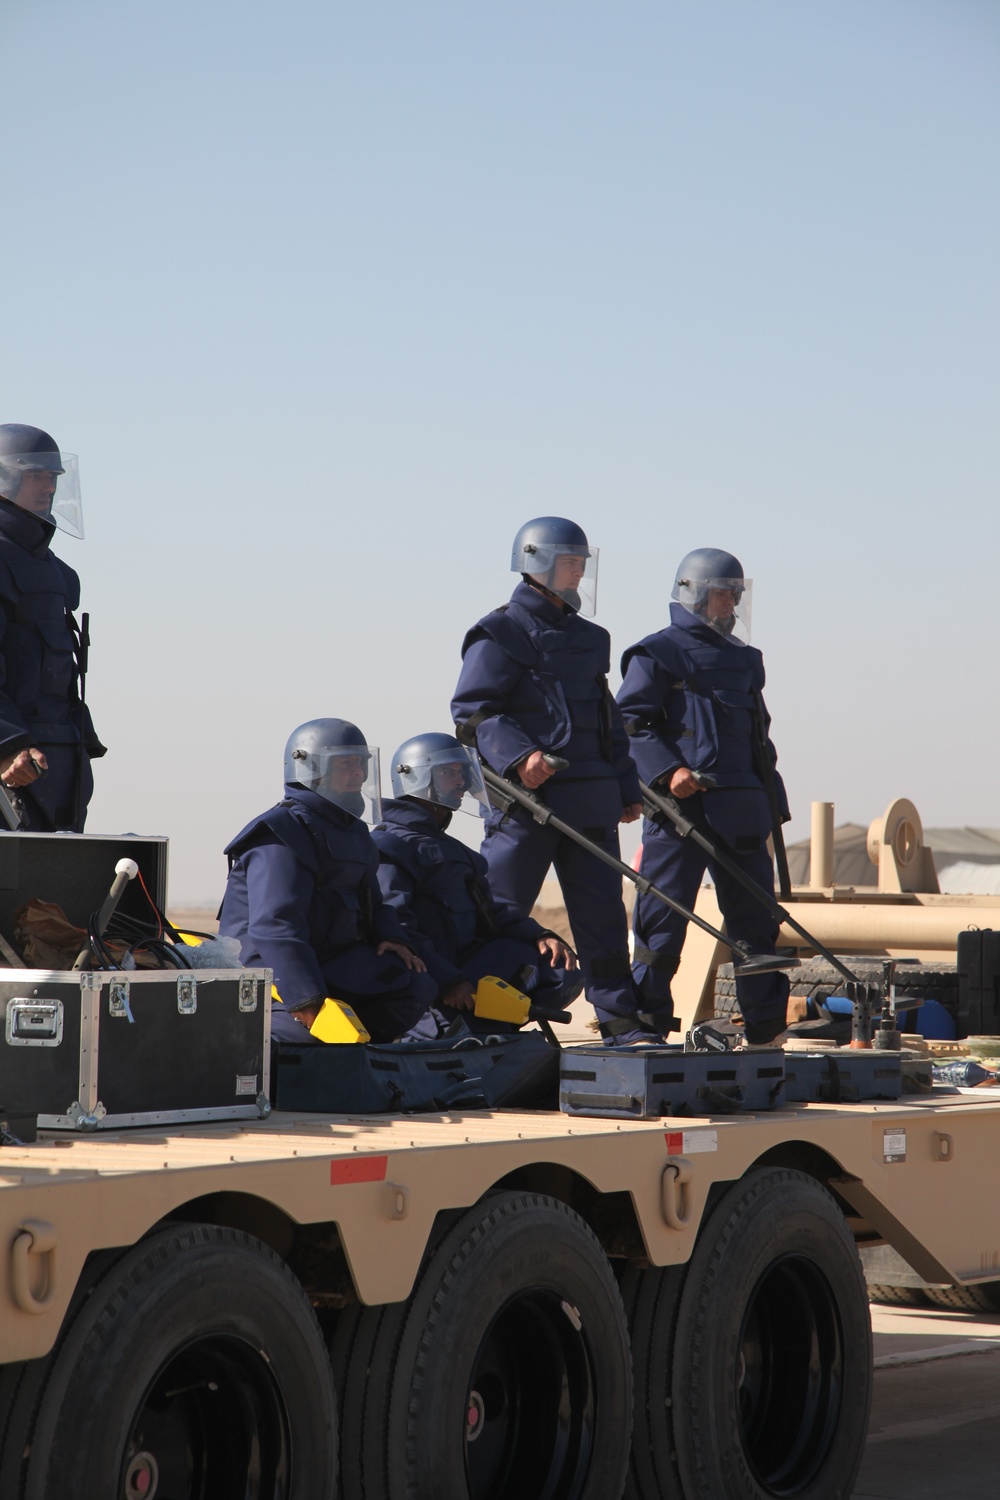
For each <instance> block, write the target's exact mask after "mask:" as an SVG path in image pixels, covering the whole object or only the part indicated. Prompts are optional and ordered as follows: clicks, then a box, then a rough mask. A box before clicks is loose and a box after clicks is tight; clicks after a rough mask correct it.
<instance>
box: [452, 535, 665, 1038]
mask: <svg viewBox="0 0 1000 1500" xmlns="http://www.w3.org/2000/svg"><path fill="white" fill-rule="evenodd" d="M511 571H512V572H514V573H519V574H520V575H521V582H520V583H519V584H518V585H517V587H516V588H515V590H514V593H513V595H512V596H511V600H510V603H509V604H505V605H503V606H501V608H499V609H495V610H493V611H492V612H491V613H490V614H488V615H486V616H484V618H483V619H481V620H480V621H479V623H478V624H477V625H474V626H473V628H472V629H471V630H470V631H469V633H468V635H467V636H466V637H465V641H464V642H463V645H462V672H461V676H460V677H459V681H458V686H457V688H456V689H455V696H454V698H453V699H452V704H451V708H452V717H453V718H454V720H455V724H456V729H457V732H458V736H459V739H460V740H462V741H463V743H465V744H470V745H471V744H474V743H475V744H478V746H479V752H480V754H481V755H482V756H483V757H484V759H485V760H486V761H487V762H488V764H489V765H490V766H492V768H493V770H494V771H495V772H496V773H497V774H498V775H501V776H506V777H509V778H511V779H513V778H515V777H516V778H517V780H518V781H520V783H521V784H522V785H523V786H525V787H527V788H528V789H529V791H532V792H534V793H535V794H536V795H537V796H539V797H541V798H542V800H543V801H545V802H546V803H547V804H548V806H549V807H551V809H552V811H553V812H554V813H555V814H556V815H557V816H558V817H560V818H563V819H565V821H566V822H568V823H570V824H572V825H573V826H574V827H576V828H578V829H579V830H580V832H581V833H583V834H585V835H586V836H587V837H588V838H589V839H591V840H592V841H593V842H594V843H597V844H600V845H601V846H602V847H603V848H604V849H606V850H607V851H608V852H609V853H612V854H615V855H617V854H618V852H619V850H618V824H619V823H631V822H634V821H635V819H637V818H638V817H639V815H640V814H641V811H642V803H641V801H640V798H639V782H638V776H637V773H636V768H635V765H634V763H633V761H632V758H631V756H630V755H629V749H628V739H627V736H626V734H625V729H624V725H623V723H622V718H621V714H620V713H619V711H618V707H617V704H616V703H615V701H614V699H613V698H612V696H611V694H610V692H609V690H608V684H607V673H608V669H609V667H610V662H611V638H610V636H609V635H608V632H607V631H606V630H602V629H601V627H600V626H599V625H594V624H592V623H591V621H590V620H588V619H585V618H584V616H585V615H592V614H593V613H594V608H595V603H596V592H597V550H596V548H593V547H591V546H590V544H589V543H588V541H587V538H586V536H585V534H584V532H583V531H582V529H581V528H580V527H579V526H577V525H576V524H575V523H574V522H573V521H567V520H564V519H562V518H561V517H558V516H542V517H540V518H539V519H537V520H534V521H529V522H527V524H526V525H524V526H522V527H521V529H520V531H519V532H518V533H517V536H516V537H515V538H514V547H513V553H512V556H511ZM546 753H550V754H553V755H556V756H559V757H561V758H563V759H565V760H567V761H569V767H568V768H567V769H566V770H556V771H554V770H553V769H552V767H551V766H550V765H549V764H548V763H547V762H546V760H545V758H544V757H545V754H546ZM483 854H484V855H485V856H486V859H487V862H488V864H489V879H490V885H491V887H492V889H493V893H494V896H495V897H496V898H497V900H499V901H501V902H504V903H506V904H507V905H509V906H512V907H515V908H516V909H517V910H518V911H520V912H522V913H523V914H524V915H527V914H528V913H529V912H530V911H531V908H532V906H533V905H534V903H535V901H536V899H537V897H538V893H539V891H540V890H541V886H542V881H543V880H544V878H545V875H546V872H547V871H548V869H549V866H550V865H554V866H555V871H556V874H557V875H558V877H559V883H560V885H561V886H562V891H563V898H564V900H565V902H566V911H567V915H568V917H569V921H570V925H571V927H572V929H573V938H574V941H575V943H576V946H577V950H578V952H579V956H580V967H581V971H582V974H583V981H584V985H585V987H586V991H587V996H588V999H589V1000H590V1001H591V1003H592V1005H593V1006H594V1009H595V1010H596V1012H597V1019H598V1021H599V1023H600V1027H601V1032H602V1035H603V1036H604V1037H605V1039H606V1040H608V1041H610V1042H612V1043H613V1044H614V1045H627V1044H629V1043H630V1042H633V1041H640V1040H642V1041H649V1040H650V1039H652V1038H655V1037H656V1036H658V1035H660V1033H661V1030H662V1028H661V1024H660V1023H661V1018H662V1016H663V1015H664V1014H665V1013H664V1012H662V1011H661V1012H660V1013H657V1011H656V1009H655V1007H650V1006H643V1007H642V1009H643V1010H644V1011H650V1012H651V1013H650V1014H649V1015H648V1016H646V1017H644V1018H640V1016H639V1009H640V1005H639V998H638V995H637V993H636V990H635V986H634V984H633V982H632V975H631V970H630V967H629V954H628V921H627V918H626V915H625V907H624V904H623V902H622V891H621V876H620V875H618V874H617V873H616V872H615V871H613V870H611V869H609V868H608V866H606V865H605V864H603V863H602V862H601V861H600V860H598V859H597V858H596V857H595V856H594V855H593V854H590V853H588V852H587V851H586V850H584V849H582V848H580V846H579V845H577V844H575V843H573V842H572V840H570V839H568V838H566V837H565V836H564V835H562V834H559V833H557V832H556V831H555V830H554V829H552V828H550V827H545V826H542V825H540V824H538V823H536V822H535V821H534V820H533V819H532V818H531V816H530V814H528V813H527V812H525V811H523V810H522V809H521V808H518V807H517V806H514V807H511V808H510V810H509V811H506V812H505V811H502V810H501V809H499V808H493V809H491V811H490V814H489V816H488V818H487V823H486V837H485V840H484V842H483Z"/></svg>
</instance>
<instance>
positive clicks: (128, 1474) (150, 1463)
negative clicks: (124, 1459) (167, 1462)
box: [125, 1452, 160, 1500]
mask: <svg viewBox="0 0 1000 1500" xmlns="http://www.w3.org/2000/svg"><path fill="white" fill-rule="evenodd" d="M159 1483H160V1467H159V1464H158V1463H157V1462H156V1459H155V1458H154V1457H153V1455H152V1453H147V1452H142V1453H137V1454H136V1455H135V1457H134V1458H133V1459H132V1461H131V1463H130V1464H129V1466H128V1468H127V1469H126V1470H125V1500H155V1497H156V1491H157V1487H158V1486H159Z"/></svg>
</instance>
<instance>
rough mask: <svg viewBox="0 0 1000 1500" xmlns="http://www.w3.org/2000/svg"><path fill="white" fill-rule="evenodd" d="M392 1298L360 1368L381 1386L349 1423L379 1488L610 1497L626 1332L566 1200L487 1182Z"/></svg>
mask: <svg viewBox="0 0 1000 1500" xmlns="http://www.w3.org/2000/svg"><path fill="white" fill-rule="evenodd" d="M400 1310H401V1311H403V1312H404V1313H405V1316H404V1317H403V1318H399V1317H397V1316H394V1314H395V1313H396V1312H397V1309H396V1308H395V1306H393V1307H390V1308H387V1309H386V1310H385V1316H384V1317H383V1318H381V1319H380V1320H379V1326H378V1329H377V1330H376V1331H375V1336H374V1340H373V1344H372V1347H371V1353H370V1356H369V1370H370V1377H369V1378H370V1380H371V1383H372V1386H373V1388H374V1387H377V1386H378V1384H379V1380H378V1379H377V1378H376V1377H379V1378H380V1377H381V1375H382V1373H383V1372H384V1373H385V1375H386V1377H387V1380H386V1386H385V1388H384V1389H383V1390H382V1391H381V1392H380V1395H381V1399H380V1400H374V1399H373V1400H369V1401H367V1402H366V1404H365V1431H364V1433H363V1434H360V1435H357V1436H358V1437H360V1440H361V1442H362V1443H363V1446H364V1448H365V1450H366V1452H367V1453H368V1454H369V1455H371V1456H372V1458H373V1459H374V1457H375V1455H378V1456H379V1457H380V1461H381V1464H382V1466H383V1469H382V1475H381V1476H380V1479H381V1482H382V1483H383V1484H384V1493H385V1495H386V1496H388V1497H389V1500H443V1497H444V1496H447V1497H448V1500H458V1497H463V1500H464V1497H466V1496H467V1497H469V1500H537V1497H542V1496H545V1497H553V1500H555V1497H558V1500H613V1497H614V1500H617V1497H618V1496H619V1495H620V1494H621V1490H622V1485H623V1483H624V1479H625V1469H626V1465H627V1462H628V1447H629V1433H630V1427H631V1411H632V1380H631V1369H630V1363H629V1348H628V1333H627V1329H626V1326H625V1315H624V1312H623V1309H622V1303H621V1297H620V1295H619V1292H618V1287H617V1285H616V1282H615V1278H614V1275H613V1273H612V1270H611V1266H610V1263H609V1261H608V1260H607V1258H606V1257H605V1255H604V1252H603V1251H602V1249H601V1246H600V1244H599V1242H598V1240H597V1238H596V1237H595V1235H594V1234H593V1233H592V1232H591V1230H590V1229H589V1228H588V1226H587V1225H586V1224H585V1223H584V1221H583V1220H582V1219H581V1218H579V1216H578V1215H577V1214H575V1213H574V1212H573V1211H572V1209H570V1208H568V1207H567V1206H566V1205H565V1204H564V1203H561V1202H559V1201H558V1200H556V1199H553V1198H547V1197H542V1196H540V1195H537V1194H534V1193H522V1192H499V1193H495V1194H491V1195H490V1196H489V1197H488V1198H486V1199H484V1200H483V1202H481V1203H479V1204H477V1205H476V1207H475V1208H473V1209H472V1210H470V1211H469V1212H468V1213H466V1214H463V1215H462V1216H461V1218H460V1219H459V1220H458V1222H457V1223H456V1224H454V1225H453V1226H452V1227H451V1228H450V1230H449V1232H448V1233H447V1234H446V1235H445V1237H444V1238H443V1240H442V1241H441V1243H440V1244H439V1245H438V1247H437V1249H436V1251H433V1252H432V1253H431V1255H430V1257H429V1259H428V1260H427V1262H426V1263H425V1266H424V1269H423V1272H422V1274H421V1278H420V1281H419V1282H418V1285H417V1288H416V1290H415V1292H414V1294H413V1296H412V1297H411V1298H410V1301H409V1303H408V1304H406V1305H405V1307H404V1308H403V1309H400ZM376 1312H377V1310H376V1309H371V1310H370V1313H367V1314H365V1315H364V1316H365V1317H369V1316H371V1315H374V1314H375V1313H376ZM373 1321H374V1319H373ZM349 1378H350V1376H349ZM386 1396H387V1397H388V1399H386ZM370 1477H371V1478H374V1476H372V1475H370V1472H369V1470H367V1469H366V1474H365V1486H366V1487H365V1495H366V1500H367V1496H368V1493H369V1490H368V1482H369V1478H370ZM371 1493H372V1494H373V1495H380V1494H382V1493H383V1490H382V1489H381V1488H379V1487H378V1486H376V1487H375V1488H373V1489H372V1491H371Z"/></svg>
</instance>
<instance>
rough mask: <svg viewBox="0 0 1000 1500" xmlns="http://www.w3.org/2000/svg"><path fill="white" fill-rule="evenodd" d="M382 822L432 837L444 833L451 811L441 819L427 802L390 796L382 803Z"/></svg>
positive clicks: (413, 798)
mask: <svg viewBox="0 0 1000 1500" xmlns="http://www.w3.org/2000/svg"><path fill="white" fill-rule="evenodd" d="M382 822H383V823H384V824H385V825H386V826H387V827H389V828H405V829H406V831H407V832H408V833H409V832H412V833H428V834H430V835H431V837H434V836H435V835H437V834H439V833H444V831H445V829H446V828H447V827H448V824H449V823H450V822H451V813H450V812H449V813H448V816H447V817H446V818H445V819H443V820H442V819H440V818H439V817H438V816H437V813H436V812H435V810H434V808H433V807H432V806H431V805H430V804H429V803H426V802H421V801H420V799H419V798H416V797H390V798H389V799H388V801H386V802H383V803H382Z"/></svg>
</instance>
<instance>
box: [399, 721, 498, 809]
mask: <svg viewBox="0 0 1000 1500" xmlns="http://www.w3.org/2000/svg"><path fill="white" fill-rule="evenodd" d="M392 795H393V796H394V797H419V798H420V800H421V801H422V802H435V803H437V804H438V806H439V807H448V808H451V810H452V811H453V812H457V811H461V812H467V813H472V814H473V815H474V816H477V817H481V818H484V817H485V816H486V809H487V805H488V804H487V797H486V787H485V786H484V784H483V772H482V767H481V766H480V764H479V756H478V755H477V754H476V752H475V750H473V749H472V748H471V746H468V745H463V744H462V743H461V741H459V740H457V739H456V738H455V736H454V735H453V734H417V735H414V737H413V739H411V740H406V741H405V742H404V743H403V744H402V745H400V747H399V749H398V750H397V751H396V753H395V755H394V756H393V757H392Z"/></svg>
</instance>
